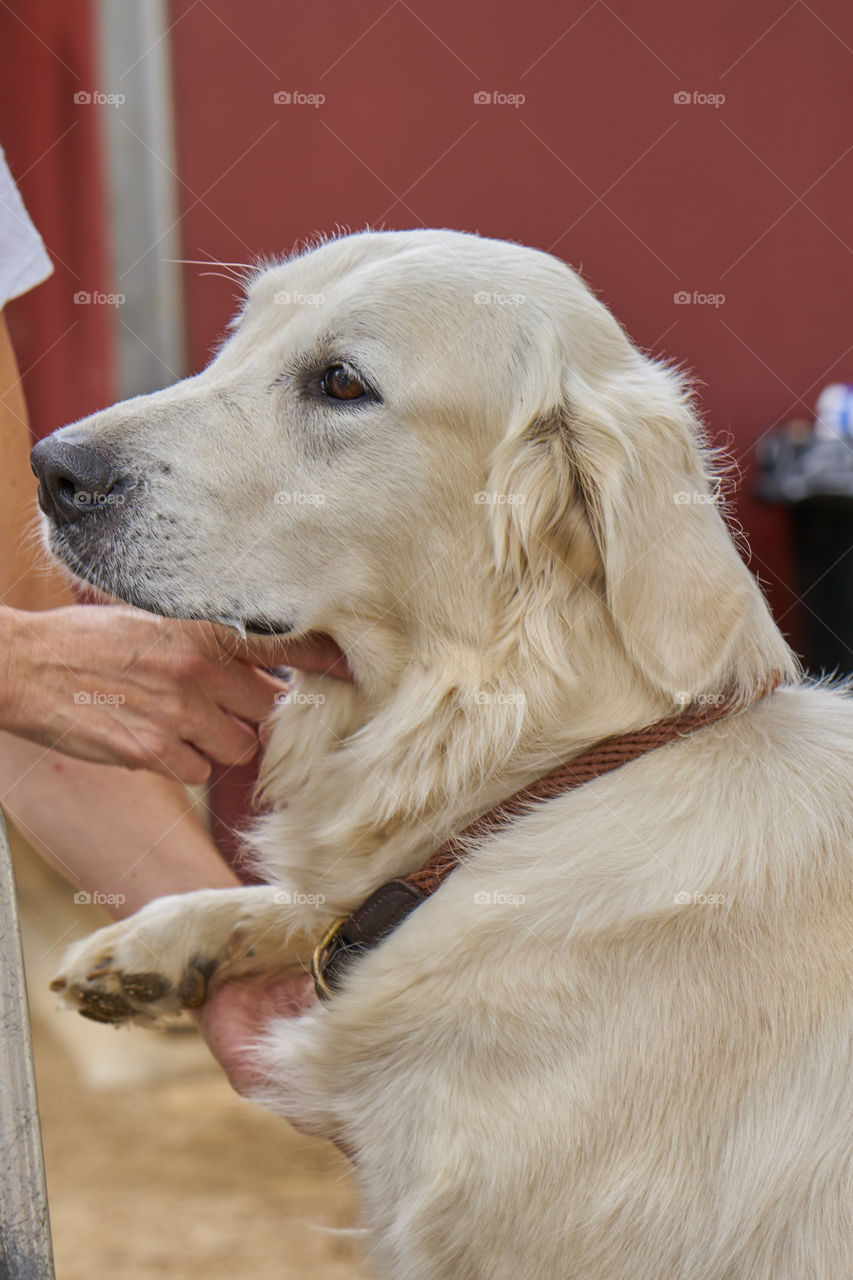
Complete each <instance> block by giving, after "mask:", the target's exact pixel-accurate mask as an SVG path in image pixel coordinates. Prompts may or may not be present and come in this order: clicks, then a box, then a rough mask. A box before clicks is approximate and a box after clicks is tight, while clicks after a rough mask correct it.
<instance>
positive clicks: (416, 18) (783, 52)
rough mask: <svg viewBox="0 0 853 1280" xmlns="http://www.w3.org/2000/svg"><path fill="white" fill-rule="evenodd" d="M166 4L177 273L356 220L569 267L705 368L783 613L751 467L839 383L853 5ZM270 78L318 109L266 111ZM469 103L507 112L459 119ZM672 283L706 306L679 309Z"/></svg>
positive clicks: (843, 357)
mask: <svg viewBox="0 0 853 1280" xmlns="http://www.w3.org/2000/svg"><path fill="white" fill-rule="evenodd" d="M172 8H173V16H174V18H175V20H176V26H175V28H174V32H173V38H174V42H175V55H176V86H177V104H178V139H179V156H180V169H181V174H182V177H183V179H184V181H185V183H186V187H185V188H184V190H183V196H182V198H183V202H184V219H183V223H182V226H183V234H184V245H185V253H186V256H187V257H189V258H200V257H204V256H207V255H213V256H215V257H219V258H222V259H225V260H230V261H237V262H243V261H248V260H249V259H250V258H251V257H252V255H253V254H256V253H266V254H276V253H280V252H282V251H283V250H287V249H289V248H290V247H291V246H292V244H293V243H294V242H295V241H297V240H299V239H300V238H302V237H304V236H306V235H308V234H310V233H311V232H313V231H316V230H323V231H332V230H334V229H335V228H336V227H339V226H341V225H342V226H344V227H348V228H353V229H357V228H359V227H363V226H364V225H365V224H366V223H370V224H371V225H380V226H386V227H408V226H420V225H437V226H451V227H458V228H462V229H465V230H472V231H479V232H481V233H483V234H485V235H491V236H502V237H507V238H510V239H519V240H522V241H524V242H526V243H529V244H532V245H536V246H539V247H541V248H545V249H549V250H551V251H553V252H555V253H557V254H559V255H560V256H562V257H564V258H565V259H566V260H567V261H569V262H571V263H572V264H573V265H576V266H579V267H581V268H582V270H583V272H584V274H585V275H586V277H587V279H588V280H589V281H591V282H592V284H593V285H594V286H595V288H596V289H597V290H598V291H599V292H600V294H601V296H602V297H603V299H604V300H605V301H606V302H607V303H608V304H609V305H610V306H611V307H612V308H613V310H614V311H615V312H616V314H617V315H618V316H619V317H620V318H621V319H622V321H623V322H624V323H625V324H626V325H627V327H628V329H629V331H630V332H631V334H632V335H633V336H634V338H635V339H636V340H637V341H638V342H639V343H640V344H641V345H643V346H645V347H647V348H649V349H650V350H651V351H653V352H655V353H659V354H662V355H666V356H668V357H671V358H674V359H676V360H678V361H679V362H682V363H684V364H685V365H687V366H688V367H689V368H690V369H691V370H692V371H693V372H694V374H695V375H696V377H697V378H698V379H699V381H700V384H701V390H702V401H703V404H704V407H705V411H706V414H707V419H708V422H709V425H710V428H711V431H712V433H713V436H714V438H715V440H717V441H718V442H721V443H726V444H729V445H730V446H731V448H732V450H733V452H734V454H735V455H736V457H737V458H738V460H739V462H740V463H741V466H742V468H743V471H744V473H745V474H744V485H743V490H742V494H741V497H740V500H739V509H738V513H739V516H740V519H741V521H742V523H743V525H744V528H745V530H746V532H747V534H748V535H749V539H750V543H751V546H752V557H753V558H752V563H753V568H754V569H755V570H756V571H757V572H758V573H759V574H760V576H761V577H762V579H763V580H764V581H765V584H766V585H767V587H768V589H769V593H770V595H771V598H772V600H773V603H774V605H775V608H776V611H777V615H778V616H779V617H780V619H781V621H782V624H783V626H791V625H792V623H793V621H794V619H793V616H792V613H791V605H792V597H791V593H790V592H789V590H788V589H787V587H786V586H785V580H786V579H787V577H788V550H787V546H786V525H785V520H784V517H783V516H782V514H781V513H780V512H778V511H775V510H769V509H767V508H762V507H760V506H758V505H757V504H756V503H755V502H753V501H752V500H751V498H750V496H749V492H750V484H751V478H750V474H749V471H750V465H751V464H750V453H751V449H752V446H753V445H754V443H755V441H756V440H757V439H758V437H759V436H760V435H761V434H762V433H763V432H765V431H766V430H767V429H768V428H769V427H770V426H771V425H773V424H774V423H778V422H780V421H783V420H785V419H786V418H788V417H790V416H792V415H797V414H808V413H809V412H810V411H811V409H812V407H813V405H814V400H815V396H816V393H817V391H818V390H819V389H820V387H821V386H822V385H823V384H824V383H825V382H827V381H828V380H830V379H833V378H843V379H846V380H848V381H849V380H853V348H851V345H850V344H851V339H853V332H851V329H853V326H852V325H851V320H850V316H851V299H853V238H851V225H850V217H849V212H850V207H851V180H853V150H851V144H852V143H853V133H851V120H853V7H851V6H850V4H849V0H814V2H813V3H812V2H811V0H810V7H807V6H806V5H805V4H804V3H799V2H798V3H795V4H793V5H792V6H791V7H790V9H788V8H787V6H786V5H785V4H783V3H781V0H750V2H749V3H744V0H716V2H715V3H714V4H713V5H709V4H704V3H701V4H700V3H695V2H694V3H684V0H656V2H655V4H653V5H645V6H637V5H631V4H628V3H626V2H625V0H619V2H618V3H615V0H614V3H613V4H610V3H605V2H604V0H597V2H596V3H593V4H592V5H591V6H590V5H589V0H572V2H571V3H568V4H561V5H554V4H553V3H547V2H545V0H533V2H532V3H524V4H520V3H516V2H514V0H469V2H468V3H466V4H459V3H458V0H422V2H421V3H419V4H417V5H410V4H408V3H406V2H405V0H397V2H396V3H394V4H392V5H391V6H390V8H389V7H388V5H387V0H371V2H370V3H367V4H361V5H351V4H346V3H342V2H341V0H328V2H327V3H324V4H323V5H303V4H297V3H290V4H282V3H280V0H255V3H253V4H251V5H243V6H240V7H235V6H234V5H232V4H230V3H228V0H206V3H205V4H203V5H198V4H195V3H194V0H173V6H172ZM277 89H285V90H291V91H292V90H294V89H298V90H300V91H302V92H306V93H322V94H325V97H326V101H325V103H324V104H323V105H322V106H320V107H317V108H315V107H312V106H309V105H303V106H300V105H295V104H293V103H291V104H290V105H282V106H277V105H275V104H274V102H273V93H274V91H275V90H277ZM478 90H485V91H487V92H488V91H494V90H499V91H501V92H505V93H514V94H524V95H525V98H526V101H525V102H524V103H523V105H521V106H518V107H513V106H509V105H494V104H492V105H476V104H475V102H474V94H475V92H477V91H478ZM679 91H684V92H687V93H690V94H692V93H693V92H694V91H696V92H699V93H705V94H715V95H716V94H724V95H725V101H724V103H722V104H721V105H719V106H714V105H707V104H700V103H693V102H691V103H690V104H686V105H679V104H676V103H675V102H674V100H673V97H674V94H675V93H676V92H679ZM202 270H203V269H202V268H188V269H187V292H188V301H189V306H188V315H189V328H190V352H191V362H192V364H193V366H194V367H195V366H200V365H201V364H202V363H203V362H204V361H205V359H206V356H207V353H208V351H209V349H210V346H211V344H212V342H213V341H214V339H215V337H216V335H217V334H218V332H219V331H220V329H221V326H222V324H223V323H224V321H225V319H226V317H227V316H228V314H229V311H230V310H231V307H232V305H233V295H232V290H231V287H230V286H229V285H228V284H227V283H225V282H223V281H221V280H218V279H216V278H211V277H203V276H202V275H201V274H200V272H201V271H202ZM679 290H686V291H688V292H689V293H690V294H691V295H692V294H693V291H694V290H695V291H698V292H700V293H703V294H720V293H722V294H724V295H725V302H724V304H722V305H720V306H719V307H715V306H712V305H695V304H694V303H692V302H691V304H690V305H676V304H675V303H674V295H675V293H676V292H677V291H679Z"/></svg>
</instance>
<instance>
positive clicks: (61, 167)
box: [0, 0, 116, 436]
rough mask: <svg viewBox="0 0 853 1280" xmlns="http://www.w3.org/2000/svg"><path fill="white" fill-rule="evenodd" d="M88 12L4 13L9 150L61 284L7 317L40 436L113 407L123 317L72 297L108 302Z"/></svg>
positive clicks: (52, 283)
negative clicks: (87, 99) (86, 94)
mask: <svg viewBox="0 0 853 1280" xmlns="http://www.w3.org/2000/svg"><path fill="white" fill-rule="evenodd" d="M91 11H92V6H91V4H90V0H62V2H61V3H56V2H55V0H31V3H26V4H25V3H21V2H20V0H19V2H18V3H16V4H14V5H13V6H7V5H4V6H2V7H0V61H1V62H2V73H1V74H0V145H2V146H3V149H4V150H5V152H6V159H7V162H8V164H9V168H10V169H11V170H12V173H13V175H14V177H15V179H16V180H17V182H18V187H19V189H20V191H21V193H22V195H23V197H24V201H25V203H26V205H27V208H28V209H29V212H30V216H31V217H32V219H33V221H34V222H35V224H36V226H37V227H38V229H39V232H40V233H41V235H42V238H43V239H44V241H45V244H46V245H47V249H48V252H49V254H50V256H51V258H52V260H53V264H54V272H53V275H52V276H51V277H50V279H49V280H47V281H46V282H45V283H44V284H42V285H39V287H38V288H37V289H36V290H35V291H34V292H33V293H30V294H27V295H25V296H24V297H22V298H19V299H17V300H16V301H14V302H12V303H10V304H9V306H8V308H7V309H6V314H7V319H8V323H9V329H10V333H11V335H12V341H13V343H14V345H15V350H16V352H17V356H18V364H19V366H20V368H21V371H22V373H23V376H24V388H25V391H26V396H27V404H28V406H29V411H30V418H31V420H32V424H33V429H34V431H35V434H36V435H37V436H43V435H46V434H47V433H48V432H49V431H53V430H54V429H55V428H56V427H61V426H63V425H64V424H65V423H66V422H73V421H74V420H75V419H76V418H80V417H84V416H85V415H86V414H88V413H91V412H93V410H95V409H99V408H102V407H103V406H104V405H105V404H109V403H110V402H111V401H112V400H114V399H115V397H116V382H115V376H114V374H115V344H114V333H113V322H114V317H113V316H112V315H110V314H109V310H110V309H109V308H107V307H103V306H92V305H88V306H86V305H81V304H79V303H75V301H74V295H75V294H76V293H79V292H84V293H89V294H92V293H97V292H100V293H110V292H113V291H114V290H113V287H112V286H111V274H110V266H109V263H108V260H107V252H106V247H105V240H106V236H105V231H106V227H105V222H104V188H103V173H102V168H103V166H102V155H101V135H100V126H101V120H100V118H99V111H100V110H102V109H105V108H98V107H93V106H85V105H78V104H77V103H75V102H74V95H75V93H77V92H79V91H80V90H89V91H91V90H92V89H95V88H98V87H99V86H100V81H99V79H98V71H97V67H96V66H95V59H94V55H93V40H92V31H91V16H92V13H91Z"/></svg>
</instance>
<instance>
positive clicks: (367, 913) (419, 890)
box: [311, 675, 781, 1000]
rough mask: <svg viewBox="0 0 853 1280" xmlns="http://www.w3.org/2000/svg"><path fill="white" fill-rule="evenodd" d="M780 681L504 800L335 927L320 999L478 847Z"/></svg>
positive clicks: (318, 972)
mask: <svg viewBox="0 0 853 1280" xmlns="http://www.w3.org/2000/svg"><path fill="white" fill-rule="evenodd" d="M780 679H781V677H779V676H778V675H775V676H771V677H770V678H769V679H768V680H767V681H766V683H765V684H764V685H763V686H762V687H761V688H760V689H759V690H757V692H756V693H755V694H754V695H752V696H748V695H746V694H738V693H735V692H733V691H730V692H727V693H724V694H720V695H718V696H715V697H714V698H713V700H709V701H703V702H694V703H693V704H691V705H690V706H689V707H687V708H686V709H685V710H684V711H681V712H679V714H678V715H674V716H670V717H669V718H668V719H666V720H658V721H657V722H656V723H655V724H650V725H647V726H646V727H645V728H644V729H635V730H633V732H631V733H622V734H618V735H616V736H615V737H612V738H605V739H604V740H603V741H602V742H599V743H596V745H595V746H594V747H590V749H589V750H588V751H584V752H582V753H581V754H580V755H579V756H575V757H574V758H573V759H571V760H567V761H565V763H563V764H559V765H557V767H556V768H555V769H552V770H551V771H550V772H549V773H546V774H544V775H543V776H542V777H541V778H537V779H536V781H535V782H531V783H530V785H529V786H527V787H522V788H521V790H520V791H516V792H515V793H514V794H513V795H511V796H509V797H508V799H506V800H502V801H501V803H500V804H497V805H495V807H494V808H493V809H489V810H488V812H487V813H484V814H482V815H481V816H480V817H479V818H477V819H476V821H474V822H472V823H471V824H470V825H469V826H467V827H466V828H465V829H464V831H460V832H459V833H458V835H454V836H451V837H450V839H449V840H447V841H445V843H444V844H443V845H442V846H441V848H440V849H437V850H436V852H435V853H434V854H432V856H431V857H430V858H428V859H427V861H426V862H425V863H424V864H423V866H421V867H419V868H418V869H417V870H416V871H412V872H410V874H409V875H407V876H401V877H399V878H397V879H394V880H388V881H387V882H386V883H385V884H383V885H380V887H379V888H378V889H376V890H374V892H373V893H371V895H370V897H368V898H366V899H365V900H364V902H362V903H361V905H360V906H358V907H356V908H355V910H354V911H353V912H352V913H351V914H350V915H348V916H343V917H341V918H340V919H338V920H336V921H335V922H334V924H333V925H332V926H331V928H330V929H329V930H328V932H327V933H326V934H325V936H324V937H323V938H322V940H321V941H320V943H319V944H318V945H317V947H316V948H315V951H314V956H313V959H312V961H311V972H312V974H313V975H314V986H315V988H316V991H317V995H318V996H319V997H320V999H321V1000H327V999H329V997H330V996H332V995H333V994H334V992H335V990H336V989H337V987H338V986H339V984H340V981H341V978H342V976H343V974H344V973H345V971H346V969H347V968H348V967H349V964H350V962H351V961H352V960H355V959H357V958H358V957H359V956H361V955H363V954H364V953H365V952H367V951H371V950H372V949H373V948H374V947H376V946H378V945H379V943H380V942H382V941H383V940H384V939H385V938H387V937H388V935H389V933H392V932H393V930H394V929H396V928H397V926H398V925H400V924H402V922H403V921H404V920H405V919H406V917H407V916H408V915H410V914H411V912H412V911H414V910H415V908H416V907H419V906H420V905H421V903H422V902H425V901H426V899H427V898H428V897H429V896H430V895H431V894H433V893H435V891H436V889H438V888H440V887H441V885H442V884H443V883H444V881H445V880H446V879H447V877H448V876H449V875H450V874H451V872H452V871H454V870H455V869H456V867H457V866H458V865H459V863H460V862H461V861H463V859H464V858H465V856H466V854H467V853H468V852H469V851H470V849H471V847H472V845H473V844H475V843H476V842H478V841H480V840H482V839H484V838H485V837H486V836H489V835H492V834H493V833H494V832H496V831H498V830H501V829H505V828H506V827H507V825H508V824H509V823H510V822H512V821H513V820H514V819H515V818H519V817H521V816H522V815H523V814H526V813H529V812H530V811H531V808H534V807H536V806H538V805H539V804H542V803H544V802H545V801H546V800H553V799H555V798H556V797H557V796H561V795H564V794H565V793H566V792H568V791H574V790H575V788H576V787H582V786H583V784H584V783H585V782H592V781H593V779H595V778H600V777H602V776H603V775H604V774H605V773H611V772H612V771H613V770H614V769H619V768H621V766H622V765H623V764H630V762H631V761H632V760H637V759H639V757H640V756H644V755H646V754H647V753H648V752H649V751H654V750H655V748H657V747H663V746H665V745H666V744H667V743H668V742H672V741H673V739H674V738H681V737H684V736H685V735H687V734H690V733H695V731H696V730H697V729H702V728H704V727H705V726H706V725H709V724H714V723H715V722H716V721H717V720H723V719H725V718H726V717H727V716H730V715H733V714H734V713H735V712H736V711H742V710H743V709H744V708H745V707H747V706H749V705H751V703H753V702H756V701H757V700H758V699H759V698H763V697H765V696H766V695H767V694H769V693H772V692H773V690H774V689H775V688H776V687H777V686H778V684H779V683H780Z"/></svg>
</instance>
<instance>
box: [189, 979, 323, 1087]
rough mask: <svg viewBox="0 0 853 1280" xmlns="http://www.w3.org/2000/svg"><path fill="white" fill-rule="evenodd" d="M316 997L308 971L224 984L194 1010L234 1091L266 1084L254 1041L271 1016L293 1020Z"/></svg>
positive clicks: (202, 1030)
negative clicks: (256, 1056) (270, 978)
mask: <svg viewBox="0 0 853 1280" xmlns="http://www.w3.org/2000/svg"><path fill="white" fill-rule="evenodd" d="M315 1000H316V996H315V994H314V982H313V979H312V978H311V975H310V974H308V973H301V972H300V973H288V974H283V975H282V976H281V977H279V978H275V979H273V981H272V982H263V983H261V982H226V983H225V984H224V985H223V986H221V987H216V988H214V990H213V991H212V992H211V994H210V995H209V996H208V998H207V1000H206V1001H205V1003H204V1005H203V1006H202V1008H201V1009H200V1010H199V1012H198V1014H197V1021H198V1025H199V1030H200V1031H201V1033H202V1035H203V1036H204V1038H205V1040H206V1041H207V1044H208V1047H209V1049H210V1051H211V1053H212V1054H213V1056H214V1057H215V1058H216V1060H217V1061H218V1062H219V1064H220V1066H221V1067H222V1068H223V1070H224V1072H225V1074H226V1075H227V1077H228V1079H229V1081H230V1082H231V1085H232V1087H233V1088H234V1089H236V1090H237V1092H238V1093H247V1092H249V1091H250V1090H251V1089H253V1088H255V1087H256V1086H258V1085H261V1084H263V1083H264V1079H263V1075H262V1074H261V1072H260V1071H259V1069H258V1067H257V1064H256V1061H255V1057H254V1054H253V1048H252V1046H253V1044H254V1042H255V1041H256V1040H257V1039H258V1037H259V1036H260V1035H261V1034H262V1032H263V1031H264V1030H265V1029H266V1026H267V1024H268V1023H269V1022H270V1021H271V1020H272V1019H273V1018H296V1017H298V1016H299V1014H300V1013H304V1011H305V1010H306V1009H307V1008H309V1007H310V1005H312V1004H313V1003H314V1001H315Z"/></svg>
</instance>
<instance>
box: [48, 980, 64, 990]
mask: <svg viewBox="0 0 853 1280" xmlns="http://www.w3.org/2000/svg"><path fill="white" fill-rule="evenodd" d="M67 986H68V983H67V982H66V981H65V979H64V978H54V979H53V982H51V984H50V990H51V991H64V990H65V988H66V987H67Z"/></svg>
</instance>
